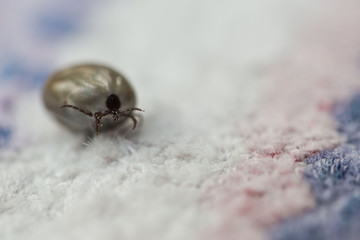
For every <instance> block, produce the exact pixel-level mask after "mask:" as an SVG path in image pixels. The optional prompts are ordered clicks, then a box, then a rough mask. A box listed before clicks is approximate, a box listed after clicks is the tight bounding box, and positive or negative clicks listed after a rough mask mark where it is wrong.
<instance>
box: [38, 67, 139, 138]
mask: <svg viewBox="0 0 360 240" xmlns="http://www.w3.org/2000/svg"><path fill="white" fill-rule="evenodd" d="M43 95H44V103H45V106H46V107H47V109H49V110H50V112H52V113H53V115H54V116H55V117H56V118H57V120H59V121H60V122H62V123H63V124H65V125H66V126H67V127H69V128H71V129H74V130H87V129H89V125H90V124H88V123H89V122H88V120H87V119H89V117H94V120H95V129H96V134H98V133H99V127H100V126H104V128H107V129H110V128H115V127H116V126H117V124H115V123H117V122H120V121H121V122H122V121H123V120H124V119H125V118H131V119H132V121H133V129H135V128H136V125H137V120H136V118H135V117H134V116H133V115H132V113H133V111H143V110H142V109H140V108H137V107H135V104H136V97H135V92H134V90H133V89H132V87H131V86H130V84H129V83H128V81H127V80H126V79H125V78H124V77H123V76H122V75H121V74H120V73H118V72H116V71H115V70H113V69H111V68H108V67H105V66H101V65H95V64H84V65H78V66H74V67H71V68H68V69H64V70H61V71H59V72H57V73H55V74H54V75H53V76H51V77H50V78H49V80H48V82H47V84H46V85H45V88H44V94H43ZM59 108H60V109H65V108H71V109H74V110H77V111H59V110H58V109H59ZM79 113H82V114H80V115H79ZM108 115H111V116H112V120H113V121H109V120H108V119H107V118H104V117H106V116H108ZM83 116H86V118H84V117H83ZM102 120H103V121H102ZM104 121H105V122H104Z"/></svg>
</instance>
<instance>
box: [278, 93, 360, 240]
mask: <svg viewBox="0 0 360 240" xmlns="http://www.w3.org/2000/svg"><path fill="white" fill-rule="evenodd" d="M334 117H335V119H336V120H337V121H338V123H339V126H338V131H339V133H341V134H343V135H344V136H345V138H346V141H345V143H344V144H343V145H342V146H339V147H337V148H335V149H328V150H325V151H323V152H321V153H319V154H317V155H314V156H311V157H308V158H307V159H306V160H305V162H306V164H307V169H306V171H305V174H304V179H305V180H306V181H307V182H308V183H309V184H310V187H311V190H312V193H313V196H314V198H315V201H316V207H315V209H313V210H311V211H309V212H306V213H304V214H302V215H300V216H297V217H295V218H293V219H289V220H287V221H285V222H284V223H281V224H280V225H279V226H277V227H276V228H275V229H274V230H273V231H272V233H271V239H273V240H290V239H291V240H325V239H326V240H338V239H341V240H345V239H349V240H357V239H360V95H356V96H354V97H353V98H352V99H351V100H350V101H349V102H347V103H341V104H338V105H337V106H336V107H335V110H334Z"/></svg>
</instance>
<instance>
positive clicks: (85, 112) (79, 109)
mask: <svg viewBox="0 0 360 240" xmlns="http://www.w3.org/2000/svg"><path fill="white" fill-rule="evenodd" d="M66 107H68V108H73V109H75V110H78V111H79V112H82V113H83V114H85V115H88V116H89V117H92V116H93V114H92V113H91V112H87V111H85V110H82V109H81V108H78V107H76V106H73V105H69V104H65V105H63V106H61V107H60V108H66Z"/></svg>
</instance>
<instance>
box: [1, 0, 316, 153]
mask: <svg viewBox="0 0 360 240" xmlns="http://www.w3.org/2000/svg"><path fill="white" fill-rule="evenodd" d="M320 2H321V1H300V0H296V1H291V2H289V1H286V0H275V1H271V2H269V1H265V0H256V1H253V0H242V1H235V0H230V1H226V2H223V1H217V0H211V1H209V0H195V1H193V0H185V1H171V2H169V1H165V0H154V1H145V0H138V1H130V0H121V1H114V0H103V1H99V0H79V1H70V0H62V1H60V0H46V1H45V0H30V1H29V0H26V1H25V0H16V1H3V2H2V3H0V4H1V8H0V35H1V39H0V146H2V145H4V144H6V142H8V140H9V139H10V137H11V135H12V132H13V129H14V128H15V126H13V125H14V121H13V120H12V117H11V116H12V113H11V109H12V108H13V107H14V104H15V102H16V100H19V99H20V98H21V96H23V95H24V94H23V91H25V92H28V91H31V90H35V91H38V92H39V93H40V90H41V88H42V85H43V84H44V81H45V80H46V79H47V77H48V76H49V75H50V74H51V73H52V72H53V71H54V70H56V69H58V68H63V67H66V66H69V65H71V64H74V63H79V62H99V63H104V64H108V65H110V66H113V67H114V68H115V69H119V70H120V71H122V72H123V73H124V74H125V75H126V76H128V78H130V81H131V82H133V85H134V86H135V89H136V90H137V92H138V96H140V97H139V104H140V105H142V106H143V107H144V108H147V109H150V110H152V108H153V107H152V106H158V105H159V104H160V105H161V104H163V103H164V102H167V103H168V104H170V105H172V107H173V109H177V108H179V111H182V110H185V109H188V108H189V107H191V106H194V105H196V106H197V111H194V114H198V115H199V116H200V117H201V116H203V117H204V116H205V117H212V116H211V115H208V114H209V113H210V112H212V111H214V109H219V108H224V107H225V106H227V107H226V109H228V111H227V110H225V109H224V110H223V111H224V114H229V112H230V113H231V112H234V111H237V109H238V107H237V105H236V104H234V103H236V102H238V101H239V97H240V96H239V95H242V94H239V91H238V90H239V89H242V90H241V91H242V92H243V93H246V92H252V93H250V94H247V98H248V99H250V100H251V99H252V97H251V96H253V95H256V93H255V92H256V91H253V89H254V87H255V86H256V85H255V84H256V83H255V81H256V82H259V81H260V80H259V79H260V78H259V77H254V74H255V75H256V74H261V73H262V72H263V71H265V70H266V69H267V68H268V67H269V66H271V64H272V63H274V62H276V58H277V56H280V55H281V54H282V53H283V52H286V49H287V48H288V47H289V46H291V44H292V43H293V42H294V40H295V39H294V38H296V37H295V35H294V34H293V33H294V32H297V31H298V29H301V28H302V27H304V26H306V23H307V22H308V18H309V16H312V15H314V14H313V13H314V12H316V9H318V6H319V5H320ZM322 7H323V6H322ZM246 89H248V90H246ZM249 95H250V97H249ZM188 96H192V97H191V98H189V97H188ZM149 102H150V103H151V102H152V103H155V104H153V105H151V104H150V105H149V104H147V103H149ZM200 106H201V107H200ZM231 106H232V107H231ZM29 108H31V106H29ZM190 120H191V119H190ZM38 121H41V120H39V119H38Z"/></svg>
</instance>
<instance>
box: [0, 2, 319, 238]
mask: <svg viewBox="0 0 360 240" xmlns="http://www.w3.org/2000/svg"><path fill="white" fill-rule="evenodd" d="M313 4H314V3H313V2H310V1H309V2H308V3H304V2H303V1H292V3H289V1H285V0H276V1H271V2H269V1H265V0H257V1H253V0H252V1H250V0H248V1H226V3H224V2H220V1H205V0H196V1H190V0H186V1H165V0H156V1H137V2H133V1H120V2H115V1H111V2H110V1H109V2H106V3H104V4H103V5H98V6H97V8H96V9H95V10H94V12H93V14H90V16H89V19H88V21H87V23H86V24H85V29H84V31H83V32H82V33H81V34H79V35H78V36H75V37H74V38H72V39H69V40H68V42H66V43H65V44H64V45H62V46H60V47H59V52H58V61H57V66H63V65H64V64H66V65H68V64H70V63H72V62H83V61H86V62H88V61H96V62H98V61H100V62H103V63H108V64H110V65H112V66H114V67H115V68H118V69H120V70H122V71H123V72H124V73H125V75H127V76H128V78H129V79H130V81H131V82H132V84H133V85H134V87H135V89H136V91H137V93H138V98H139V104H138V106H139V107H141V108H144V109H146V113H144V114H143V116H144V120H145V121H144V125H143V127H142V128H141V129H139V130H138V131H137V132H135V133H132V134H128V135H127V136H125V137H124V136H117V135H116V134H115V135H111V134H102V135H100V136H98V137H96V138H95V139H82V138H81V136H75V135H72V134H71V133H69V132H67V131H66V130H64V129H62V128H61V127H59V126H58V125H57V123H56V122H55V121H53V119H51V118H50V116H48V115H47V113H45V112H44V111H45V110H44V108H43V106H42V103H41V101H40V97H39V93H29V94H28V95H25V96H22V98H20V99H19V101H18V106H17V108H16V109H17V111H18V112H17V115H16V119H17V121H19V126H21V128H20V129H18V133H19V135H20V137H19V138H21V139H22V140H23V142H24V145H23V146H21V147H19V148H17V149H14V150H12V151H7V152H5V153H4V152H3V153H1V155H0V157H1V159H2V161H1V162H0V166H1V167H0V168H1V170H0V183H1V188H0V196H1V205H0V213H1V214H0V226H1V231H0V238H1V239H84V236H86V239H191V238H197V237H198V236H200V235H199V234H201V233H202V232H203V231H206V230H207V227H208V226H211V225H212V224H216V221H217V213H218V212H212V211H211V210H210V209H211V208H210V209H209V208H208V207H204V206H203V205H202V197H203V193H204V192H205V191H206V190H207V187H208V186H209V185H211V184H213V183H214V181H216V179H217V177H218V176H219V175H221V174H226V173H227V172H229V171H230V170H231V169H232V166H233V165H234V164H235V163H236V161H237V160H239V159H234V158H232V156H233V155H239V154H246V153H245V152H243V151H244V150H243V148H242V144H243V139H242V138H241V137H240V135H239V134H235V132H238V131H239V130H238V129H239V126H238V123H239V120H240V119H241V118H242V117H243V116H244V115H245V114H247V113H248V112H249V111H253V110H254V106H256V105H255V102H256V99H257V98H258V96H259V95H261V91H260V86H261V85H262V82H261V81H260V79H261V74H262V73H263V72H264V71H266V69H267V68H268V67H270V66H271V63H272V62H273V61H274V60H276V57H278V56H279V55H280V54H281V53H282V52H283V51H284V50H286V47H287V46H289V43H291V42H292V40H293V33H294V31H295V30H296V29H298V27H299V23H301V22H303V19H305V18H306V17H307V16H308V15H309V13H310V10H309V9H310V6H312V7H313ZM300 25H301V24H300ZM290 45H291V44H290ZM57 66H56V67H57ZM83 142H85V144H82V143H83Z"/></svg>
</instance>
